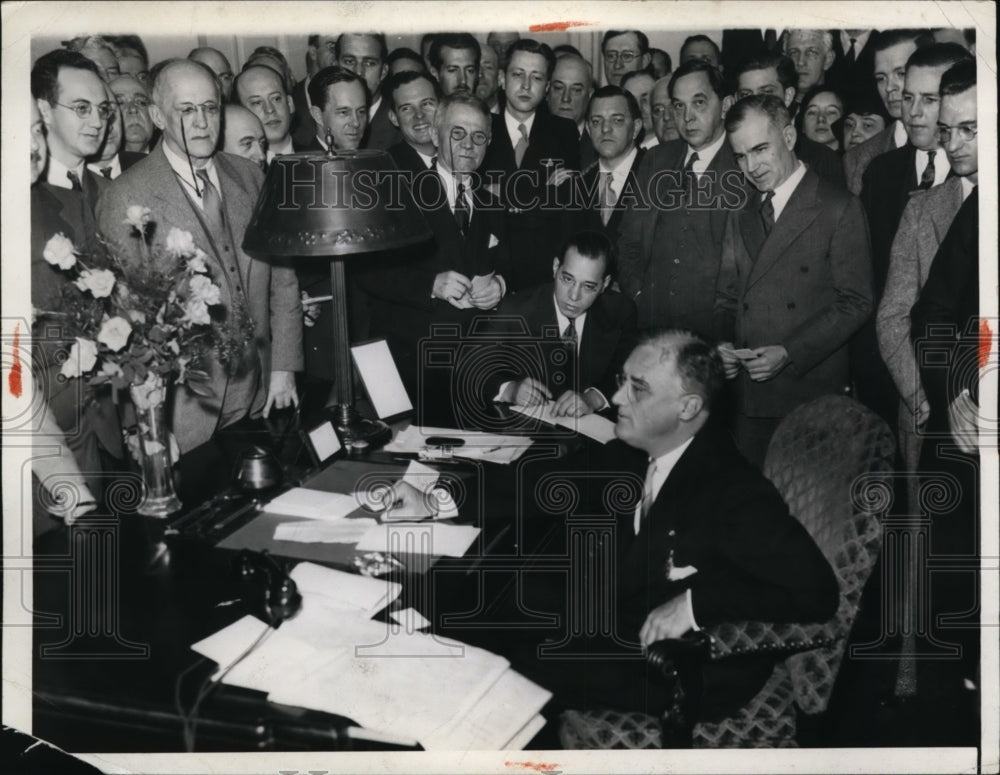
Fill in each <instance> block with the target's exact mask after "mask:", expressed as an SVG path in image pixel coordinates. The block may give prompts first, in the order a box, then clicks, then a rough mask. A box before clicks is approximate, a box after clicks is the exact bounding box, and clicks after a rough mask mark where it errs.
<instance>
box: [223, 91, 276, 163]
mask: <svg viewBox="0 0 1000 775" xmlns="http://www.w3.org/2000/svg"><path fill="white" fill-rule="evenodd" d="M222 127H223V130H224V135H223V140H222V150H224V151H225V152H226V153H231V154H234V155H236V156H242V157H243V158H244V159H249V160H250V161H252V162H253V163H254V164H256V165H257V166H258V167H260V168H261V170H262V171H263V170H264V169H265V168H266V167H267V137H266V136H265V134H264V125H263V124H262V123H260V119H259V118H257V115H256V114H255V113H252V112H251V111H249V110H247V109H246V108H244V107H243V106H242V105H234V104H233V103H229V104H228V105H226V115H225V119H224V120H223V122H222Z"/></svg>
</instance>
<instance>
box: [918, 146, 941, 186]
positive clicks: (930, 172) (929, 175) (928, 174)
mask: <svg viewBox="0 0 1000 775" xmlns="http://www.w3.org/2000/svg"><path fill="white" fill-rule="evenodd" d="M935 154H937V151H928V152H927V166H926V167H924V171H923V172H922V173H921V175H920V185H919V186H918V188H920V189H923V190H927V189H928V188H930V187H931V186H933V185H934V173H935V169H934V156H935Z"/></svg>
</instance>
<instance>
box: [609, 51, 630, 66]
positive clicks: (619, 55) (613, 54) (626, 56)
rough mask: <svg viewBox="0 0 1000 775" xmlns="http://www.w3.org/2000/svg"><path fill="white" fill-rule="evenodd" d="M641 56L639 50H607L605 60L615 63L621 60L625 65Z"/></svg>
mask: <svg viewBox="0 0 1000 775" xmlns="http://www.w3.org/2000/svg"><path fill="white" fill-rule="evenodd" d="M638 57H639V52H638V51H605V52H604V61H605V62H609V63H611V64H614V63H615V62H617V61H618V60H621V63H622V64H623V65H630V64H632V63H633V62H634V61H635V60H636V59H637V58H638Z"/></svg>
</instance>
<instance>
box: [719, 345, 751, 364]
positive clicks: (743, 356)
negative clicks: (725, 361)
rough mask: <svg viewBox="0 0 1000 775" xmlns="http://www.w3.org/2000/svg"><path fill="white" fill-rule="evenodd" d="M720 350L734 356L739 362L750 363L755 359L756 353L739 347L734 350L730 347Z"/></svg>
mask: <svg viewBox="0 0 1000 775" xmlns="http://www.w3.org/2000/svg"><path fill="white" fill-rule="evenodd" d="M720 349H721V350H723V351H725V352H727V353H729V354H730V355H732V356H735V357H736V358H739V359H740V360H741V361H750V360H753V359H754V358H756V357H757V353H755V352H754V351H753V350H751V349H749V348H746V347H741V348H739V349H734V348H732V347H722V348H720Z"/></svg>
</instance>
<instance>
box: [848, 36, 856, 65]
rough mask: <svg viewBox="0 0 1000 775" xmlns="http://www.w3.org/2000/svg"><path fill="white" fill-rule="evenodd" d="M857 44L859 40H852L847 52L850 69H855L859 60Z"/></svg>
mask: <svg viewBox="0 0 1000 775" xmlns="http://www.w3.org/2000/svg"><path fill="white" fill-rule="evenodd" d="M857 42H858V39H857V38H851V47H850V48H849V49H848V50H847V56H846V57H845V59H846V61H847V66H848V67H854V63H855V62H856V61H857V59H858V50H857V48H855V44H856V43H857Z"/></svg>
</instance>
